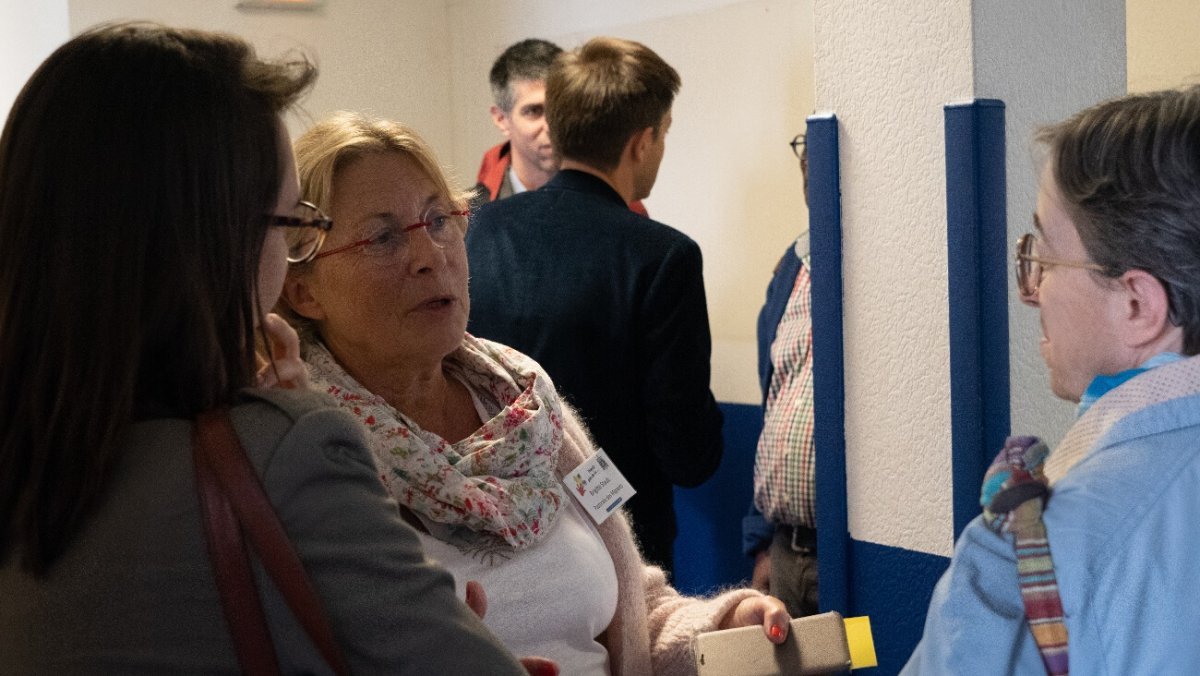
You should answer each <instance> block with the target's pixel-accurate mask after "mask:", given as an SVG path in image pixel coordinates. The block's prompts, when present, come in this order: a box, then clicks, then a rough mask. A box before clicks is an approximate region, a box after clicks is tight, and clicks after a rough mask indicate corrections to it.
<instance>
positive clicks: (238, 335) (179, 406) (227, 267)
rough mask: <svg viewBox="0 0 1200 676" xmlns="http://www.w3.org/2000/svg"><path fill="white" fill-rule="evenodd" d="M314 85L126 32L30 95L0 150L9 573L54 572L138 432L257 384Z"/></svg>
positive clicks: (49, 66)
mask: <svg viewBox="0 0 1200 676" xmlns="http://www.w3.org/2000/svg"><path fill="white" fill-rule="evenodd" d="M314 77H315V70H314V69H313V68H312V66H311V65H310V64H309V63H308V62H307V61H304V60H301V61H298V62H294V63H289V64H268V63H265V62H263V61H260V60H258V59H257V58H256V57H255V56H254V53H253V51H252V49H251V48H250V47H249V45H247V44H246V43H245V42H244V41H242V40H240V39H237V38H234V37H231V36H224V35H218V34H213V33H205V32H200V31H191V30H178V29H173V28H167V27H164V26H157V25H151V24H114V25H105V26H100V27H97V28H94V29H92V30H89V31H87V32H85V33H83V34H82V35H80V36H78V37H76V38H74V39H72V40H71V41H69V42H67V43H66V44H64V45H63V46H62V47H60V48H59V49H58V50H57V51H55V52H54V53H53V54H52V55H51V56H50V57H49V58H48V59H46V61H45V62H44V63H43V64H42V65H41V66H40V67H39V68H38V70H37V72H35V73H34V75H33V77H32V78H31V79H30V80H29V82H28V83H27V84H26V85H25V87H24V89H23V90H22V91H21V93H20V95H19V96H18V98H17V100H16V103H15V104H14V105H13V108H12V112H11V113H10V114H9V116H8V122H7V124H6V125H5V128H4V133H3V136H2V137H0V364H3V368H0V561H2V560H4V559H5V558H7V557H8V556H13V555H19V556H20V557H21V564H22V565H23V566H25V567H26V568H28V569H30V570H32V571H33V572H35V573H38V574H43V573H45V572H46V571H47V570H48V569H49V568H50V566H51V565H52V564H53V563H54V561H55V560H56V559H57V558H58V557H59V556H60V555H61V554H62V552H63V551H64V550H65V549H66V548H67V546H68V544H69V542H70V540H71V538H72V537H73V536H74V535H75V534H76V533H77V532H78V531H79V529H80V528H81V526H82V524H83V522H84V520H85V519H86V517H87V515H88V514H89V512H90V511H91V510H92V508H93V506H94V505H95V504H96V503H97V501H98V500H99V498H100V496H101V495H102V493H103V491H104V487H105V483H106V479H107V476H108V474H109V470H110V468H111V467H112V466H113V465H114V463H115V462H116V461H117V452H118V449H119V447H120V444H121V437H122V435H123V433H124V431H125V430H126V429H127V427H128V425H129V424H130V422H131V421H132V420H134V419H135V418H137V417H139V416H148V415H156V416H158V415H169V416H178V417H185V418H190V417H192V416H193V415H194V414H196V413H197V412H199V411H202V410H206V409H209V408H212V407H214V406H217V405H219V404H222V403H226V402H228V401H230V400H231V399H232V397H233V395H234V393H235V392H236V390H238V389H239V388H242V387H245V386H248V385H251V384H252V383H253V381H254V370H255V369H254V361H253V360H254V357H253V345H254V342H253V341H254V335H253V334H254V330H253V326H254V319H255V316H256V315H258V314H259V313H260V308H258V307H257V305H258V302H257V297H256V286H257V277H258V267H259V257H260V255H261V252H262V245H263V240H264V238H265V236H266V231H267V227H268V225H267V223H266V220H265V219H264V218H263V217H262V216H263V214H264V213H266V212H269V211H270V210H271V209H273V207H274V203H275V201H276V200H277V198H278V193H279V188H280V172H281V171H282V167H281V166H280V162H279V132H278V129H279V127H278V125H279V117H278V114H279V113H280V112H281V111H283V110H284V109H285V108H287V107H288V106H289V105H291V104H292V103H293V102H294V101H295V99H296V97H298V96H299V95H300V94H301V93H302V92H303V91H304V90H305V89H306V88H307V87H308V86H309V84H310V83H311V82H312V80H313V78H314Z"/></svg>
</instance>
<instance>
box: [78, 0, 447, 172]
mask: <svg viewBox="0 0 1200 676" xmlns="http://www.w3.org/2000/svg"><path fill="white" fill-rule="evenodd" d="M235 5H236V1H235V0H202V1H200V2H195V1H186V0H70V7H71V32H72V34H74V33H78V32H80V31H82V30H83V29H85V28H87V27H89V26H91V25H93V24H96V23H99V22H102V21H112V20H116V19H144V20H153V21H160V22H163V23H167V24H170V25H176V26H187V27H192V28H203V29H206V30H220V31H227V32H231V33H235V34H237V35H240V36H242V37H244V38H246V39H248V40H250V41H251V42H252V43H253V44H254V45H255V47H256V48H257V49H258V51H259V54H260V55H262V56H264V57H274V56H279V55H282V54H284V53H285V52H287V51H288V50H292V49H300V50H303V51H304V52H305V53H306V54H308V55H309V56H310V57H312V58H313V59H315V61H316V62H317V64H318V66H319V68H320V71H321V75H320V77H319V78H318V80H317V85H316V87H315V88H314V89H313V91H312V93H311V94H310V95H309V96H308V98H307V99H305V101H304V102H303V107H304V110H305V111H306V113H307V115H306V116H302V117H301V118H300V119H293V120H289V126H290V128H291V131H292V134H293V136H295V135H296V134H298V133H299V132H301V131H303V129H305V128H306V127H307V126H308V125H309V124H311V122H312V121H315V120H319V119H321V118H323V117H325V116H326V115H328V114H329V113H332V112H333V111H335V110H341V109H349V110H359V111H363V112H368V113H371V114H375V115H380V116H383V117H391V118H395V119H400V120H404V121H405V122H408V123H409V124H412V125H413V126H415V127H416V128H417V129H419V130H420V131H421V133H422V135H423V136H425V138H426V140H428V141H429V142H430V143H431V144H433V146H434V148H436V149H438V150H439V151H440V152H441V153H442V154H443V155H446V154H447V149H448V148H450V147H452V145H453V136H454V130H453V126H452V124H451V115H450V99H451V93H450V87H451V78H450V42H449V40H448V38H447V35H448V34H449V32H450V27H449V26H448V24H447V21H446V11H445V4H444V3H442V2H426V1H425V0H330V1H329V2H328V3H326V5H325V7H323V8H322V9H319V10H317V11H311V12H310V11H294V10H291V11H263V10H254V11H246V10H239V9H237V8H236V7H235ZM305 118H308V119H305ZM444 159H446V158H443V160H444Z"/></svg>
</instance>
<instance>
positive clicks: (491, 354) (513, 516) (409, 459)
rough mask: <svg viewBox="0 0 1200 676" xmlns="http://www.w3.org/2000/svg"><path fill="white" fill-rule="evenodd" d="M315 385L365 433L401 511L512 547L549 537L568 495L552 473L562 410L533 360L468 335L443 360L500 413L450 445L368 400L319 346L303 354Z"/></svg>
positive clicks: (378, 399)
mask: <svg viewBox="0 0 1200 676" xmlns="http://www.w3.org/2000/svg"><path fill="white" fill-rule="evenodd" d="M304 358H305V361H306V362H307V363H308V370H309V376H310V381H311V383H312V387H314V388H316V389H319V390H322V391H325V392H328V393H329V394H331V395H333V397H334V398H335V399H336V400H337V403H338V405H339V406H341V407H342V408H344V409H346V410H347V411H349V412H350V413H352V414H353V415H354V417H355V418H357V419H358V420H359V422H361V423H362V424H363V427H365V428H366V430H367V433H368V436H369V440H370V445H371V451H372V454H373V455H374V457H375V462H376V464H377V465H378V467H379V469H380V478H381V479H382V480H383V483H384V486H386V487H387V490H388V492H389V493H390V494H391V495H392V497H394V498H395V499H396V501H397V502H399V503H400V504H402V505H404V506H406V507H408V508H409V509H411V510H413V511H415V512H417V513H419V514H421V515H424V516H425V517H427V518H429V519H432V520H433V521H436V522H439V523H444V524H448V525H452V526H459V525H461V526H466V527H467V528H470V529H471V530H475V531H480V532H485V533H490V534H492V535H495V536H496V537H498V538H501V539H503V540H504V541H506V542H507V543H508V544H509V545H511V546H512V547H513V549H522V548H524V547H528V546H529V545H532V544H534V543H536V542H537V541H538V540H539V539H540V537H541V536H542V535H543V534H545V533H546V532H548V531H549V530H550V526H551V525H553V523H554V521H555V519H556V518H557V516H558V511H559V508H560V507H561V506H562V504H563V499H564V493H563V489H562V487H561V486H560V484H559V482H558V479H557V477H556V476H555V472H554V468H555V466H556V462H557V459H558V452H559V449H560V448H562V443H563V423H562V404H561V402H560V401H559V398H558V394H557V393H556V392H555V391H554V386H553V385H552V384H551V382H550V380H549V378H548V377H547V376H546V375H545V373H544V372H543V371H542V370H541V368H540V367H539V366H538V365H537V364H536V363H535V362H534V361H533V360H532V359H530V358H529V357H526V356H525V355H523V354H521V353H519V352H517V351H516V350H513V349H511V348H508V347H505V346H503V345H500V344H497V343H492V342H490V341H485V340H479V339H477V338H475V337H473V336H471V335H470V334H466V335H465V336H464V339H463V342H462V344H461V345H460V346H459V348H458V349H457V350H455V351H454V352H453V353H451V354H450V355H449V356H448V357H447V358H446V360H445V368H446V370H447V372H448V373H449V374H451V377H457V378H459V379H460V380H462V381H463V382H464V384H465V385H466V386H467V388H468V389H469V390H471V391H472V393H473V394H474V395H475V396H479V397H489V396H490V397H491V398H492V399H493V400H494V401H495V403H496V404H497V405H498V406H499V408H500V412H499V413H497V414H496V415H494V416H492V418H491V419H490V420H487V421H485V422H484V423H483V425H482V426H481V427H480V428H479V429H478V430H476V431H475V433H474V434H472V435H471V436H469V437H467V438H466V439H463V440H462V441H459V442H458V443H455V444H451V443H449V442H448V441H446V440H445V439H443V438H441V437H440V436H438V435H436V434H434V433H432V432H429V431H426V430H423V429H421V428H420V427H419V426H418V425H417V424H416V423H415V422H414V421H413V420H411V419H410V418H408V417H407V416H405V415H404V413H402V412H400V411H397V410H396V409H395V408H393V407H392V406H391V405H389V404H388V403H387V402H386V401H384V400H383V398H382V397H379V396H376V395H374V394H372V393H371V392H368V391H367V389H366V388H365V387H363V386H362V385H361V384H359V383H358V381H356V380H355V379H354V378H353V377H352V376H351V375H350V374H348V373H346V371H345V369H343V368H342V367H341V365H339V364H338V363H337V360H335V359H334V357H333V355H332V354H330V352H329V350H328V349H327V348H326V347H325V346H324V345H322V344H320V343H312V344H309V345H307V346H306V350H305V355H304Z"/></svg>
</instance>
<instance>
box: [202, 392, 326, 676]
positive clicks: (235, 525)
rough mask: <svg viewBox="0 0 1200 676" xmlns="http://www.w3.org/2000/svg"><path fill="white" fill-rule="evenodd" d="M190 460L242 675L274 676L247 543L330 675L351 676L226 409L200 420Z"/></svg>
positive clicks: (271, 648)
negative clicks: (194, 467)
mask: <svg viewBox="0 0 1200 676" xmlns="http://www.w3.org/2000/svg"><path fill="white" fill-rule="evenodd" d="M193 454H194V458H195V463H196V479H197V484H198V490H199V493H200V501H201V506H202V509H203V512H204V522H205V532H206V536H207V538H208V542H209V556H210V558H211V559H212V561H213V570H214V572H215V573H216V575H217V586H218V588H219V589H220V591H221V601H222V605H223V606H224V609H225V616H226V618H227V620H228V621H229V626H230V630H231V631H232V633H233V638H234V645H235V647H236V648H237V650H238V662H239V664H241V666H242V670H243V671H244V672H245V673H247V674H278V673H279V665H278V661H277V658H276V656H275V649H274V644H273V642H272V641H271V636H270V632H269V630H268V628H267V623H266V617H265V615H264V614H263V611H262V602H261V599H260V598H259V595H258V590H257V587H256V586H255V583H254V576H253V573H252V571H251V569H250V562H249V557H248V555H247V553H246V547H245V544H246V543H247V542H248V543H249V544H250V546H251V547H253V549H254V551H255V553H256V554H257V555H258V558H259V560H260V561H261V562H262V564H263V567H264V568H265V569H266V571H267V574H268V575H269V576H270V577H271V579H272V580H273V581H274V582H275V586H276V588H278V589H279V592H280V593H281V594H282V595H283V598H284V601H285V602H286V603H287V605H288V608H290V609H291V611H292V614H293V615H295V617H296V619H297V620H298V621H299V622H300V625H301V626H302V627H303V628H304V631H305V632H306V633H307V634H308V636H309V638H310V639H311V640H312V642H313V644H314V645H315V646H316V647H317V650H318V651H319V652H320V653H321V657H323V658H324V659H325V662H326V663H328V664H329V666H330V668H331V669H332V670H333V672H334V673H335V674H338V675H339V676H342V675H348V674H349V673H350V669H349V666H348V663H347V662H346V658H345V656H344V655H343V654H342V651H341V647H340V646H339V645H338V643H337V639H336V638H335V637H334V634H333V628H332V626H331V625H330V624H329V620H328V618H327V617H326V616H325V611H324V608H323V606H322V604H321V600H320V598H319V597H318V596H317V593H316V590H314V589H313V587H312V583H311V582H310V580H309V579H308V574H307V573H306V572H305V571H304V565H303V564H302V563H301V561H300V557H299V556H297V554H296V550H295V549H294V548H293V547H292V543H291V540H290V539H289V538H288V536H287V533H286V532H285V531H284V529H283V525H282V524H281V523H280V522H279V517H278V516H277V515H276V513H275V509H274V507H272V506H271V501H270V500H269V499H268V498H267V496H266V492H265V491H264V490H263V486H262V482H261V481H260V480H259V478H258V473H257V472H255V470H254V467H253V465H251V464H250V460H249V459H248V458H247V457H246V453H245V451H244V450H243V449H242V445H241V442H240V441H239V440H238V437H237V433H236V432H235V431H234V428H233V423H232V422H231V421H230V418H229V409H228V408H220V409H216V410H213V411H206V412H204V413H201V414H200V415H199V416H197V419H196V427H195V443H194V444H193ZM231 521H232V524H231V523H230V522H231ZM247 585H248V587H249V589H247ZM250 606H253V607H252V608H251V607H250ZM235 615H236V616H237V617H233V616H235ZM264 653H266V654H269V661H268V656H267V655H265V654H264ZM260 669H262V670H261V671H260Z"/></svg>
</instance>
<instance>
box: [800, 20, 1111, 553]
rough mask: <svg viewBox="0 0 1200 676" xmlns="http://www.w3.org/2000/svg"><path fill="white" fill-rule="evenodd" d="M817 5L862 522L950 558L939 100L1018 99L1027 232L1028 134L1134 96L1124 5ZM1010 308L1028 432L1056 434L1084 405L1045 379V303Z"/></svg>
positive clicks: (1016, 213)
mask: <svg viewBox="0 0 1200 676" xmlns="http://www.w3.org/2000/svg"><path fill="white" fill-rule="evenodd" d="M815 15H816V50H817V51H816V62H815V72H816V95H817V106H818V108H819V109H820V110H823V111H831V112H833V113H836V114H837V116H838V119H839V121H840V127H841V168H842V176H841V180H842V217H843V238H844V241H843V247H844V253H843V261H842V262H843V274H844V286H845V327H844V328H845V348H846V445H847V450H846V455H847V458H846V461H847V475H848V478H847V488H848V500H849V523H850V531H851V534H852V536H853V537H854V538H855V539H859V540H866V541H871V542H876V543H881V544H886V545H890V546H896V547H903V548H906V549H914V550H919V551H924V552H929V553H934V554H941V555H949V554H950V553H951V551H952V546H953V543H952V537H953V526H952V505H951V479H950V476H951V475H950V470H951V447H950V392H949V371H948V369H949V346H948V341H949V334H948V326H947V324H948V318H947V307H946V302H947V287H946V266H947V262H946V193H945V181H946V178H945V147H944V145H945V143H944V122H943V120H944V118H943V106H944V105H945V104H947V103H951V102H958V101H964V100H971V99H974V98H999V99H1002V100H1004V101H1005V102H1006V104H1007V110H1006V119H1007V134H1008V168H1009V173H1008V189H1009V198H1008V199H1009V205H1008V209H1009V223H1010V225H1009V230H1010V233H1012V237H1013V238H1015V236H1016V234H1017V233H1020V232H1024V231H1025V230H1026V229H1027V225H1026V224H1027V223H1028V220H1029V218H1028V214H1030V213H1032V210H1033V201H1034V197H1035V194H1036V180H1035V178H1034V173H1033V168H1032V155H1031V153H1030V151H1029V137H1030V134H1031V132H1030V130H1031V128H1032V127H1033V126H1035V125H1036V124H1039V123H1043V122H1049V121H1053V120H1056V119H1058V118H1060V117H1062V116H1064V115H1066V114H1068V113H1070V112H1072V111H1074V110H1077V109H1078V108H1081V107H1083V106H1085V105H1087V104H1090V103H1092V102H1094V101H1096V100H1099V99H1101V98H1107V97H1109V96H1113V95H1118V94H1120V93H1121V89H1122V86H1123V83H1124V79H1125V71H1124V63H1123V59H1124V50H1123V49H1122V47H1123V44H1124V43H1123V38H1124V6H1123V5H1122V4H1121V3H1120V2H1118V1H1116V0H1094V1H1093V0H1058V1H1056V2H1054V3H1017V4H1013V3H994V2H971V0H954V1H947V0H919V1H917V2H908V3H903V4H888V3H876V2H871V1H870V0H828V1H824V0H821V1H818V2H817V5H816V9H815ZM1010 274H1011V273H1010ZM1010 312H1011V316H1012V320H1011V322H1010V323H1011V325H1012V337H1011V339H1012V344H1013V366H1012V390H1013V400H1014V412H1013V428H1014V431H1021V432H1033V433H1037V434H1041V435H1043V436H1046V437H1048V438H1050V439H1051V440H1056V439H1057V438H1058V437H1059V436H1061V434H1062V431H1063V430H1064V429H1065V426H1066V424H1068V423H1069V421H1070V419H1071V407H1070V406H1069V405H1066V404H1063V403H1061V402H1058V401H1056V400H1055V399H1054V398H1053V396H1051V395H1050V394H1049V392H1048V391H1047V389H1046V385H1045V375H1044V369H1043V367H1042V363H1041V359H1040V357H1039V356H1038V353H1037V338H1038V335H1039V332H1038V328H1037V326H1038V325H1037V320H1036V314H1035V313H1034V312H1033V311H1031V310H1029V309H1027V308H1025V307H1024V306H1021V305H1020V304H1019V303H1014V305H1013V307H1012V308H1011V310H1010Z"/></svg>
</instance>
